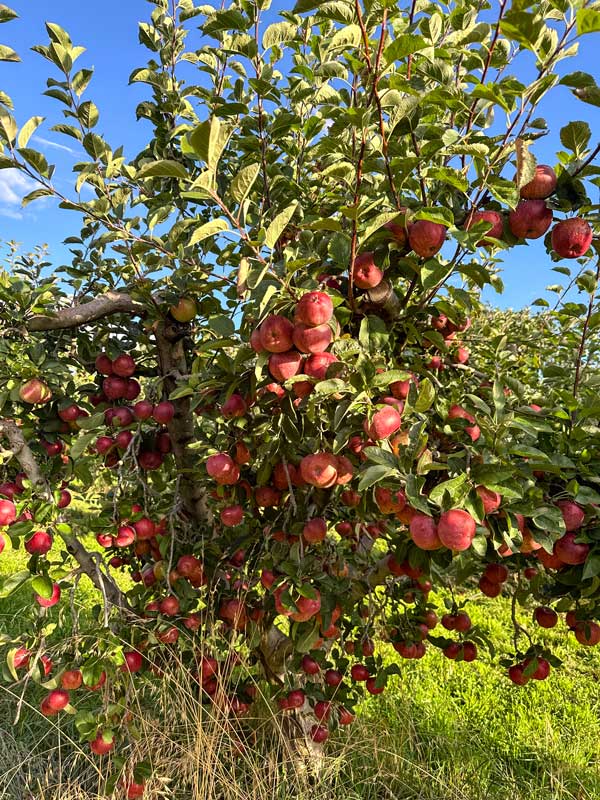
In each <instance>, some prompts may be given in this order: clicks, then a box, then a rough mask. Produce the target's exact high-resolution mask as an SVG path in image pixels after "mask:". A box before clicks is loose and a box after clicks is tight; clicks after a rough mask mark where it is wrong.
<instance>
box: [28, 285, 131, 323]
mask: <svg viewBox="0 0 600 800" xmlns="http://www.w3.org/2000/svg"><path fill="white" fill-rule="evenodd" d="M141 309H142V306H141V305H140V304H139V303H136V302H135V300H133V299H132V297H131V296H130V295H128V294H126V293H125V292H106V294H103V295H100V296H99V297H96V298H94V300H90V301H89V303H81V304H80V305H75V306H71V307H70V308H61V309H60V310H58V311H57V312H56V314H52V315H49V314H48V315H46V314H38V315H36V316H34V317H32V318H31V319H30V320H28V321H27V323H26V327H27V329H28V330H30V331H57V330H62V329H64V328H77V327H79V326H80V325H85V324H86V323H88V322H95V321H96V320H97V319H101V318H102V317H108V316H109V315H111V314H121V313H133V312H136V311H137V312H139V311H141Z"/></svg>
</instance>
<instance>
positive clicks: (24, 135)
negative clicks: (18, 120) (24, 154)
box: [17, 117, 44, 147]
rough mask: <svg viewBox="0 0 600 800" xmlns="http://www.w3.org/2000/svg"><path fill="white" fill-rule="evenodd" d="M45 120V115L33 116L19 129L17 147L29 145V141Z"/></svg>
mask: <svg viewBox="0 0 600 800" xmlns="http://www.w3.org/2000/svg"><path fill="white" fill-rule="evenodd" d="M43 121H44V117H31V119H28V120H27V122H26V123H25V125H23V127H22V128H21V130H20V131H19V135H18V137H17V147H27V142H28V141H29V139H30V138H31V136H32V135H33V134H34V133H35V131H36V130H37V128H39V126H40V125H41V124H42V122H43Z"/></svg>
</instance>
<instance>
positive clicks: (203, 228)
mask: <svg viewBox="0 0 600 800" xmlns="http://www.w3.org/2000/svg"><path fill="white" fill-rule="evenodd" d="M228 230H229V225H228V224H227V222H226V221H225V220H224V219H211V220H210V222H205V223H204V225H200V226H199V227H198V228H196V229H195V230H194V232H193V233H192V235H191V237H190V241H189V245H190V246H191V245H194V244H198V243H199V242H202V241H204V239H208V237H209V236H216V235H217V234H218V233H223V231H228Z"/></svg>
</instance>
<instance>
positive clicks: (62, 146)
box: [33, 136, 77, 155]
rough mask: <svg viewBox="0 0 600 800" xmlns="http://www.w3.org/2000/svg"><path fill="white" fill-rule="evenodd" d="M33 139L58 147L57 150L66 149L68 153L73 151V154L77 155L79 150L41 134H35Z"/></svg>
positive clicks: (48, 145)
mask: <svg viewBox="0 0 600 800" xmlns="http://www.w3.org/2000/svg"><path fill="white" fill-rule="evenodd" d="M33 140H34V141H35V142H39V143H40V144H45V145H46V146H47V147H56V149H57V150H64V151H65V152H66V153H71V154H72V155H77V151H76V150H73V148H72V147H67V145H66V144H59V143H58V142H51V141H50V139H43V138H42V137H41V136H34V137H33Z"/></svg>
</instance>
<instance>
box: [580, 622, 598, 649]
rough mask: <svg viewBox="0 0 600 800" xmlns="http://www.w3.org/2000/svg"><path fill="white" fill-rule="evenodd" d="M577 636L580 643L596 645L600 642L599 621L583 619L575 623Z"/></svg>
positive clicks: (589, 645)
mask: <svg viewBox="0 0 600 800" xmlns="http://www.w3.org/2000/svg"><path fill="white" fill-rule="evenodd" d="M574 631H575V638H576V639H577V641H578V642H579V644H584V645H586V646H587V647H594V646H595V645H597V644H600V625H598V623H597V622H590V621H588V620H581V621H580V622H578V623H577V624H576V625H575V628H574Z"/></svg>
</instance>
